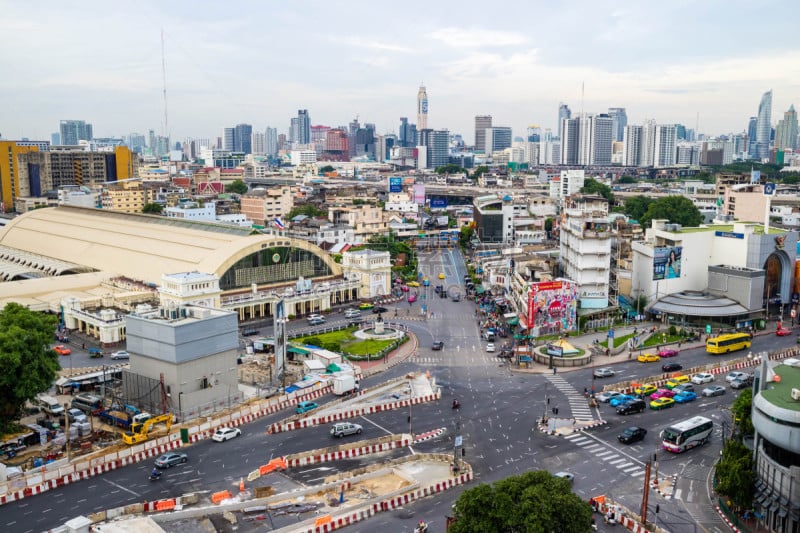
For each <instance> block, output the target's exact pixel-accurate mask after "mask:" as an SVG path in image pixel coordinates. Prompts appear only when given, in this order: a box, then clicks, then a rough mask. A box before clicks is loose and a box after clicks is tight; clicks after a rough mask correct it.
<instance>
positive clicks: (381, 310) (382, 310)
mask: <svg viewBox="0 0 800 533" xmlns="http://www.w3.org/2000/svg"><path fill="white" fill-rule="evenodd" d="M409 298H410V296H409ZM372 312H373V313H375V314H376V315H377V314H378V313H388V312H389V310H388V309H386V308H385V307H382V306H380V305H376V306H375V307H373V308H372Z"/></svg>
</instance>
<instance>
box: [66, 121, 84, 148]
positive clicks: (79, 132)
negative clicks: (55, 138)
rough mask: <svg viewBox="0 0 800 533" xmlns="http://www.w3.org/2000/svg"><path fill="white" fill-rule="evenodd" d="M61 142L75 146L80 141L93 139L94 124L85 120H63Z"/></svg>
mask: <svg viewBox="0 0 800 533" xmlns="http://www.w3.org/2000/svg"><path fill="white" fill-rule="evenodd" d="M59 131H60V133H61V144H63V145H65V146H73V145H76V144H78V141H91V140H92V125H91V124H88V123H86V122H84V121H83V120H62V121H61V123H60V124H59Z"/></svg>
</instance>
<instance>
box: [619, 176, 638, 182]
mask: <svg viewBox="0 0 800 533" xmlns="http://www.w3.org/2000/svg"><path fill="white" fill-rule="evenodd" d="M618 183H622V184H630V183H636V178H634V177H633V176H620V177H619V182H618Z"/></svg>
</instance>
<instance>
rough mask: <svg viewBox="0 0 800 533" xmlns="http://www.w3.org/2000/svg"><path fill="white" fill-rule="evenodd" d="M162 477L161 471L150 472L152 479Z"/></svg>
mask: <svg viewBox="0 0 800 533" xmlns="http://www.w3.org/2000/svg"><path fill="white" fill-rule="evenodd" d="M160 478H161V472H150V481H156V480H158V479H160Z"/></svg>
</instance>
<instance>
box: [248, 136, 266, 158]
mask: <svg viewBox="0 0 800 533" xmlns="http://www.w3.org/2000/svg"><path fill="white" fill-rule="evenodd" d="M250 144H251V146H252V148H253V152H252V153H254V154H259V155H260V154H264V153H266V142H265V136H264V134H263V133H261V132H258V131H254V132H253V136H252V139H251V141H250Z"/></svg>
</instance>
